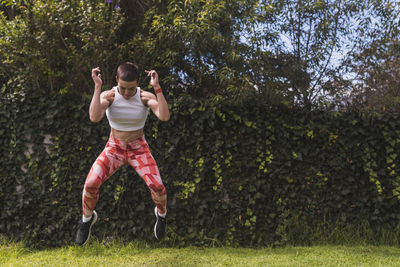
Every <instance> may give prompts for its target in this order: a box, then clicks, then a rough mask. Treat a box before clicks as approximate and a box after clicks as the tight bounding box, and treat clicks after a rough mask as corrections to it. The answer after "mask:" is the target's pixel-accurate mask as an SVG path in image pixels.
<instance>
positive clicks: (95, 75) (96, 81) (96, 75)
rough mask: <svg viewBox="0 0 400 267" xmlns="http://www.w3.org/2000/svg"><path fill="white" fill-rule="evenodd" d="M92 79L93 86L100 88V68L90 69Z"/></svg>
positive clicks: (101, 82)
mask: <svg viewBox="0 0 400 267" xmlns="http://www.w3.org/2000/svg"><path fill="white" fill-rule="evenodd" d="M92 79H93V81H94V85H95V86H96V87H97V86H99V87H100V88H101V86H102V85H103V81H102V80H101V74H100V67H97V68H95V69H92Z"/></svg>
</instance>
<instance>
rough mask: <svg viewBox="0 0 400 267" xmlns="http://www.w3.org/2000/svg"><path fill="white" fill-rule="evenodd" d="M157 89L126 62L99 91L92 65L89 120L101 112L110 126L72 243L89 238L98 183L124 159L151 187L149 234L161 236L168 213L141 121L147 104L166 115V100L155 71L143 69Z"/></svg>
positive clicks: (97, 75) (165, 118)
mask: <svg viewBox="0 0 400 267" xmlns="http://www.w3.org/2000/svg"><path fill="white" fill-rule="evenodd" d="M146 74H147V75H148V76H149V77H150V78H151V79H150V84H151V86H153V89H154V91H155V93H156V95H154V94H152V93H150V92H146V91H143V90H141V89H140V88H139V87H138V85H139V70H138V67H137V66H136V65H135V64H133V63H130V62H126V63H123V64H121V65H119V66H118V69H117V77H116V81H117V84H118V85H117V86H115V87H114V88H112V89H111V90H108V91H104V92H103V93H102V92H101V87H102V84H103V82H102V80H101V74H100V68H95V69H92V79H93V81H94V84H95V88H94V93H93V97H92V101H91V103H90V108H89V115H90V120H91V121H92V122H99V121H100V120H101V119H102V118H103V117H104V114H106V116H107V119H108V121H109V124H110V127H111V132H110V137H109V139H108V142H107V144H106V146H105V148H104V150H103V152H102V153H101V154H100V155H99V156H98V157H97V159H96V161H95V162H94V164H93V165H92V168H91V169H90V172H89V174H88V176H87V178H86V182H85V186H84V189H83V193H82V212H83V215H82V220H81V221H80V223H79V228H78V232H77V234H76V240H75V242H76V244H78V245H84V244H86V243H87V242H88V241H89V238H90V232H91V228H92V226H93V224H94V223H95V222H96V220H97V213H96V211H95V210H94V208H95V206H96V203H97V201H98V200H99V188H100V186H101V185H102V184H103V183H104V182H105V181H106V180H107V179H108V178H109V177H110V176H111V175H112V174H113V173H114V172H115V171H116V170H117V169H118V168H119V167H121V166H122V165H125V164H129V165H131V166H132V167H133V168H134V169H135V171H136V172H137V173H138V174H139V176H141V177H142V179H143V180H144V181H145V183H146V185H147V186H148V188H149V189H150V192H151V197H152V199H153V201H154V204H155V209H154V213H155V216H156V223H155V225H154V236H155V238H156V239H161V238H163V237H164V236H165V231H166V215H167V207H166V206H167V192H166V189H165V187H164V185H163V182H162V180H161V176H160V173H159V170H158V167H157V164H156V162H155V160H154V158H153V156H152V155H151V153H150V150H149V146H148V144H147V142H146V139H145V137H144V131H143V128H144V125H145V122H146V118H147V114H148V112H149V109H151V110H152V112H153V113H154V114H155V115H156V116H157V117H158V119H160V120H161V121H168V120H169V118H170V114H169V110H168V104H167V101H166V100H165V97H164V95H163V93H162V90H161V87H160V84H159V81H158V74H157V72H156V71H155V70H150V71H146Z"/></svg>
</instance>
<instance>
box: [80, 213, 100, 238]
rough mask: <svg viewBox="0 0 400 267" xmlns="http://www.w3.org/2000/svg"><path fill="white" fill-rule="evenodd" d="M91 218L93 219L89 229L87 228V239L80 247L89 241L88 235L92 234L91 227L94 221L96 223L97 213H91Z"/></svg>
mask: <svg viewBox="0 0 400 267" xmlns="http://www.w3.org/2000/svg"><path fill="white" fill-rule="evenodd" d="M93 216H94V219H93V221H92V223H91V224H90V227H89V235H88V238H87V239H86V241H85V242H84V243H83V244H82V246H83V245H85V244H86V243H87V242H88V241H89V239H90V235H91V234H92V226H93V224H95V223H96V221H97V212H96V211H93Z"/></svg>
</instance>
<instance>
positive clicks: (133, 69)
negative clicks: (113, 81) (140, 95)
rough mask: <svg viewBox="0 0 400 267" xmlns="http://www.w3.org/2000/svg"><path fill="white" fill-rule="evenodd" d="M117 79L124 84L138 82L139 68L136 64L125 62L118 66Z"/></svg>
mask: <svg viewBox="0 0 400 267" xmlns="http://www.w3.org/2000/svg"><path fill="white" fill-rule="evenodd" d="M117 79H121V80H123V81H126V82H134V81H139V68H138V66H137V65H136V64H134V63H131V62H125V63H122V64H121V65H119V66H118V69H117Z"/></svg>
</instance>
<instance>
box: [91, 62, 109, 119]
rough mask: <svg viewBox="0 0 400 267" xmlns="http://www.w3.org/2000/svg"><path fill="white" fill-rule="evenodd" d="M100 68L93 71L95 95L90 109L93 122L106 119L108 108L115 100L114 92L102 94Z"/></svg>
mask: <svg viewBox="0 0 400 267" xmlns="http://www.w3.org/2000/svg"><path fill="white" fill-rule="evenodd" d="M99 73H100V68H99V67H97V68H95V69H92V79H93V81H94V84H95V86H94V93H93V97H92V101H91V102H90V107H89V117H90V121H92V122H99V121H101V119H102V118H103V117H104V113H105V111H106V109H107V107H108V106H109V105H110V101H111V99H114V95H113V92H110V91H106V92H103V93H101V86H102V85H103V81H102V80H101V74H99Z"/></svg>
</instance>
